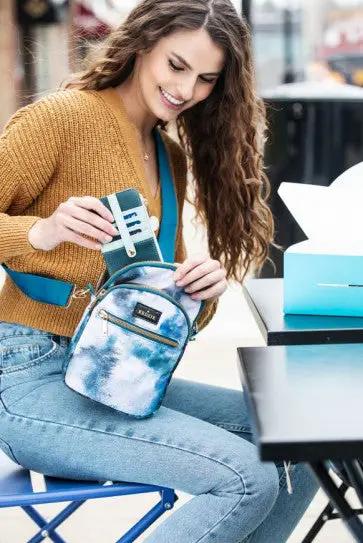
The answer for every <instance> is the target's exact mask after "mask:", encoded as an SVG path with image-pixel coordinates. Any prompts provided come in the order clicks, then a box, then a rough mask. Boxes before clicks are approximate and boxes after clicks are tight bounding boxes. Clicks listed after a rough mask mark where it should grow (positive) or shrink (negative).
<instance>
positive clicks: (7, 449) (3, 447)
mask: <svg viewBox="0 0 363 543" xmlns="http://www.w3.org/2000/svg"><path fill="white" fill-rule="evenodd" d="M0 449H1V450H2V451H3V452H4V453H5V454H6V456H7V457H8V458H10V460H12V461H13V462H15V464H19V462H18V461H17V459H16V458H15V456H14V453H13V451H12V449H11V447H10V445H8V444H7V443H6V441H4V440H3V439H2V438H0ZM19 466H20V464H19Z"/></svg>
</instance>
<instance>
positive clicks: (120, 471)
mask: <svg viewBox="0 0 363 543" xmlns="http://www.w3.org/2000/svg"><path fill="white" fill-rule="evenodd" d="M68 341H69V340H68V338H66V337H61V336H54V335H52V334H50V333H46V332H43V331H41V330H37V329H34V328H28V327H25V326H22V325H17V324H8V323H5V322H0V353H1V364H0V399H1V401H0V448H2V449H3V450H4V452H5V453H6V454H7V455H8V456H10V457H11V458H12V459H13V460H14V461H15V462H18V463H19V464H20V465H22V466H24V467H25V468H28V469H31V470H34V471H37V472H40V473H44V474H46V475H50V476H56V477H64V478H72V479H85V480H97V481H103V480H104V481H106V480H112V481H133V482H141V483H149V484H155V485H161V486H166V487H170V488H174V489H176V490H181V491H184V492H187V493H188V494H191V495H193V496H194V497H193V498H192V499H191V500H189V501H188V502H187V503H186V504H185V505H183V506H182V507H180V508H179V509H177V510H176V511H175V512H173V513H172V514H171V515H170V516H168V518H167V519H166V520H165V521H164V522H162V523H161V524H160V525H159V526H158V527H157V528H156V529H155V530H154V531H153V532H152V534H151V535H150V536H148V537H147V538H146V540H145V541H146V542H147V543H170V542H174V541H175V542H176V543H197V542H198V543H199V542H203V543H210V542H213V543H241V542H248V543H283V542H284V541H286V540H287V538H288V536H289V534H290V533H291V532H292V530H293V528H294V527H295V525H296V524H297V522H298V521H299V519H300V517H301V516H302V514H303V513H304V511H305V509H306V507H307V506H308V504H309V503H310V501H311V499H312V498H313V496H314V494H315V492H316V489H317V485H316V483H315V480H314V479H313V477H312V476H311V475H310V472H309V471H308V469H307V468H306V467H305V466H304V465H295V466H292V468H291V478H292V484H293V494H291V495H289V494H288V493H287V490H286V479H285V473H284V469H283V466H276V465H275V464H273V463H262V462H260V461H259V458H258V453H257V449H256V447H255V445H254V444H253V435H252V432H251V427H250V421H249V416H248V411H247V409H246V405H245V401H244V396H243V393H242V392H240V391H238V390H229V389H224V388H220V387H215V386H209V385H205V384H200V383H194V382H191V381H186V380H182V379H177V378H174V379H173V380H172V381H171V384H170V385H169V388H168V391H167V394H166V396H165V398H164V401H163V404H162V406H161V407H160V409H159V410H158V411H157V412H156V413H155V414H154V415H153V416H151V417H150V418H147V419H141V420H140V419H134V418H132V417H130V416H128V415H124V414H122V413H119V412H117V411H115V410H113V409H111V408H108V407H106V406H104V405H101V404H99V403H96V402H94V401H92V400H89V399H88V398H85V397H83V396H81V395H79V394H78V393H76V392H74V391H72V390H71V389H69V388H68V387H67V386H66V385H65V384H64V382H63V374H62V367H63V364H64V359H65V356H64V354H65V349H66V347H67V345H68ZM121 393H122V391H121Z"/></svg>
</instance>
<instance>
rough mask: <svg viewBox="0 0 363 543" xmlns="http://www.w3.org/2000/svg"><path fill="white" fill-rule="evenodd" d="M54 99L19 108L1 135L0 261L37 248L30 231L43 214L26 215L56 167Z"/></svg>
mask: <svg viewBox="0 0 363 543" xmlns="http://www.w3.org/2000/svg"><path fill="white" fill-rule="evenodd" d="M52 113H53V112H52V103H51V100H50V99H49V98H44V99H41V100H39V101H38V102H35V103H33V104H30V105H28V106H25V107H23V108H21V109H19V110H18V111H17V112H16V113H15V114H14V115H13V116H12V117H11V119H10V120H9V122H8V123H7V125H6V126H5V129H4V131H3V133H2V135H1V136H0V183H1V191H0V262H1V263H3V262H6V261H7V260H8V259H10V258H13V257H17V256H23V255H25V254H31V253H34V252H36V251H37V249H35V248H34V247H33V246H32V245H31V244H30V242H29V240H28V232H29V230H30V228H31V227H32V226H33V224H34V223H35V222H36V221H38V220H39V219H40V218H41V217H38V216H30V215H27V213H26V210H27V208H28V207H29V205H30V204H31V203H32V202H33V201H34V200H35V199H36V198H37V196H38V195H39V194H40V193H41V192H42V190H43V189H44V188H45V186H46V185H47V183H48V182H49V180H50V178H51V176H52V173H53V172H54V170H55V167H56V162H57V156H58V147H59V146H58V139H59V135H57V134H55V125H56V119H55V117H54V116H53V115H52Z"/></svg>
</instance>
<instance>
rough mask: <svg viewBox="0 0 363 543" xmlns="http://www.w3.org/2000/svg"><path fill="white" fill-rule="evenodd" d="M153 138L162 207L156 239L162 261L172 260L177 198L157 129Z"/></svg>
mask: <svg viewBox="0 0 363 543" xmlns="http://www.w3.org/2000/svg"><path fill="white" fill-rule="evenodd" d="M155 139H156V146H157V153H158V162H159V175H160V185H161V209H162V216H161V224H160V229H159V235H158V241H159V245H160V249H161V253H162V255H163V259H164V261H165V262H174V259H175V244H176V235H177V229H178V200H177V197H176V192H175V185H174V180H173V175H172V171H171V166H170V162H169V158H168V154H167V151H166V148H165V145H164V142H163V140H162V137H161V135H160V132H159V131H158V130H155Z"/></svg>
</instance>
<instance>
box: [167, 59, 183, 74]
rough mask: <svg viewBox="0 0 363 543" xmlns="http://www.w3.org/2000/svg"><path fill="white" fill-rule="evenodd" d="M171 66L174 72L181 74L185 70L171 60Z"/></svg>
mask: <svg viewBox="0 0 363 543" xmlns="http://www.w3.org/2000/svg"><path fill="white" fill-rule="evenodd" d="M169 66H170V68H171V69H172V70H174V71H175V72H181V71H183V68H181V67H180V66H177V65H176V64H174V62H173V61H172V60H169Z"/></svg>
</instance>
